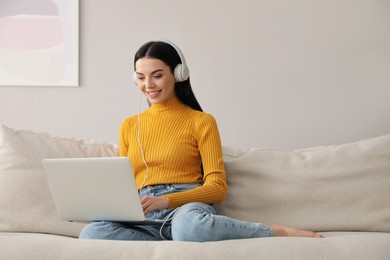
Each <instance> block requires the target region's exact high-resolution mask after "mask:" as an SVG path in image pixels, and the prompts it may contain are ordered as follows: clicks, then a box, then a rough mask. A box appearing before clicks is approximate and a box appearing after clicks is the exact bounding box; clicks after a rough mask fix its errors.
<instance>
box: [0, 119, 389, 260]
mask: <svg viewBox="0 0 390 260" xmlns="http://www.w3.org/2000/svg"><path fill="white" fill-rule="evenodd" d="M223 153H224V160H225V165H226V172H227V181H228V185H229V193H228V195H227V198H226V200H225V201H224V202H223V203H221V204H219V205H217V207H218V210H219V212H220V213H221V214H223V215H226V216H230V217H234V218H238V219H242V220H247V221H253V222H262V223H266V224H271V223H283V224H286V225H289V226H293V227H297V228H301V229H306V230H313V231H317V232H319V233H320V234H322V235H323V236H324V238H319V239H317V238H302V237H269V238H257V239H240V240H226V241H218V242H205V243H197V242H178V241H158V242H146V241H110V240H79V239H78V238H77V237H78V235H79V233H80V230H81V229H82V228H83V227H84V225H85V223H77V222H67V221H64V220H61V219H59V218H58V216H57V213H56V209H55V205H54V203H53V201H52V197H51V193H50V190H49V187H48V184H47V182H46V178H45V175H44V172H43V168H42V163H41V162H42V159H44V158H59V157H97V156H118V146H117V145H116V144H113V143H108V142H99V141H95V140H88V139H76V138H67V137H60V136H55V135H51V134H48V133H43V132H38V131H32V130H20V129H13V128H10V127H7V126H4V125H2V126H1V130H0V259H50V260H52V259H191V260H192V259H202V260H206V259H213V260H215V259H235V260H236V259H299V260H301V259H354V260H356V259H369V260H373V259H380V260H386V259H390V233H389V232H390V205H389V199H390V135H383V136H378V137H373V138H369V139H366V140H358V141H356V142H353V143H347V144H340V145H334V146H321V147H312V148H306V149H297V150H288V149H266V148H251V149H239V148H236V147H223Z"/></svg>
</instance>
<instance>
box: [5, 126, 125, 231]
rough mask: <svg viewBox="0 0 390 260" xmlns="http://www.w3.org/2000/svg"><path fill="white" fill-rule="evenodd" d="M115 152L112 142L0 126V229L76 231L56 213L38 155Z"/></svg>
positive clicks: (77, 224) (72, 225)
mask: <svg viewBox="0 0 390 260" xmlns="http://www.w3.org/2000/svg"><path fill="white" fill-rule="evenodd" d="M98 156H118V148H117V146H116V145H114V144H110V143H104V142H97V141H93V140H86V139H74V138H64V137H58V136H52V135H49V134H46V133H41V132H35V131H27V130H14V129H11V128H9V127H6V126H1V127H0V209H1V210H0V231H8V232H38V233H51V234H59V235H66V236H75V237H77V236H78V235H79V232H80V230H81V228H82V227H83V226H84V224H81V223H71V222H67V221H63V220H60V219H59V218H58V217H57V213H56V210H55V206H54V202H53V200H52V197H51V193H50V191H49V186H48V184H47V181H46V176H45V175H44V172H43V168H42V159H44V158H60V157H98Z"/></svg>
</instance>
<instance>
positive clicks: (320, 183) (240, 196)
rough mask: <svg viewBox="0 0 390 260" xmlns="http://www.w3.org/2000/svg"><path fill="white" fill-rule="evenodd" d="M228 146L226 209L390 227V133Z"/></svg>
mask: <svg viewBox="0 0 390 260" xmlns="http://www.w3.org/2000/svg"><path fill="white" fill-rule="evenodd" d="M223 152H224V159H225V166H226V171H227V181H228V185H229V193H228V196H227V198H226V200H225V201H224V202H223V203H222V204H220V205H219V211H220V213H221V214H224V215H228V216H231V217H234V218H238V219H243V220H248V221H254V222H262V223H266V224H271V223H284V224H287V225H291V226H293V227H298V228H303V229H308V230H315V231H386V232H389V231H390V207H389V199H390V135H384V136H379V137H376V138H370V139H366V140H361V141H358V142H355V143H348V144H342V145H336V146H327V147H313V148H308V149H299V150H281V149H259V148H253V149H248V150H239V149H236V148H229V147H224V149H223Z"/></svg>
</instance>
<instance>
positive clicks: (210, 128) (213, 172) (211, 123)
mask: <svg viewBox="0 0 390 260" xmlns="http://www.w3.org/2000/svg"><path fill="white" fill-rule="evenodd" d="M139 126H140V128H139ZM138 129H140V142H141V144H142V148H143V151H144V155H145V160H146V162H147V165H148V167H146V165H145V162H144V160H143V159H144V158H143V156H142V152H141V149H140V145H139V143H138ZM120 136H121V141H120V147H121V156H128V157H129V158H130V161H131V164H132V166H133V171H134V174H135V178H136V182H137V186H138V189H140V188H141V187H142V186H144V187H145V186H148V185H157V184H168V183H182V184H188V183H203V185H202V186H200V187H198V188H196V189H194V190H191V191H187V192H182V193H180V195H177V194H169V195H166V196H165V197H167V198H169V208H175V207H179V206H181V205H183V204H186V203H189V202H193V201H197V202H203V203H207V204H213V203H216V202H220V201H222V200H223V199H224V198H225V196H226V191H227V187H226V176H225V168H224V164H223V156H222V149H221V140H220V136H219V131H218V127H217V123H216V121H215V119H214V117H212V116H211V115H210V114H207V113H203V112H200V111H196V110H193V109H192V108H190V107H189V106H186V105H184V104H183V103H181V102H180V101H179V100H178V99H177V98H176V97H174V98H171V99H169V100H167V101H165V102H162V103H159V104H153V105H152V106H151V107H150V108H149V109H147V110H146V111H145V112H143V113H141V114H140V118H139V121H138V116H133V117H130V118H128V119H126V120H125V121H124V122H123V123H122V126H121V134H120ZM201 164H202V165H203V174H202V171H201V167H200V166H201Z"/></svg>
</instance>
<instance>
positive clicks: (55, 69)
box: [0, 0, 79, 87]
mask: <svg viewBox="0 0 390 260" xmlns="http://www.w3.org/2000/svg"><path fill="white" fill-rule="evenodd" d="M0 85H1V86H70V87H76V86H78V85H79V0H28V1H25V0H0Z"/></svg>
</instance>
